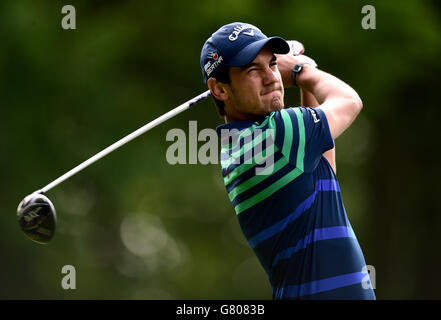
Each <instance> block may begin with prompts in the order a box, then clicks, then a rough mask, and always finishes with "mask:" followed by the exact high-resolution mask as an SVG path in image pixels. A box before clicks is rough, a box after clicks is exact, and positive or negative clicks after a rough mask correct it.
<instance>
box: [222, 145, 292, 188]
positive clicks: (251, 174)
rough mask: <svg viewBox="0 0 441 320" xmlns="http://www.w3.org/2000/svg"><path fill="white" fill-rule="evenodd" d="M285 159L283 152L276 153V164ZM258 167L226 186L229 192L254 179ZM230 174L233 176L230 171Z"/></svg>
mask: <svg viewBox="0 0 441 320" xmlns="http://www.w3.org/2000/svg"><path fill="white" fill-rule="evenodd" d="M282 157H283V155H282V153H281V152H276V153H275V154H274V163H276V162H277V161H279V160H280V159H281V158H282ZM255 168H256V166H253V167H251V168H250V169H248V170H247V171H245V172H243V173H242V174H241V175H240V176H238V177H237V178H236V179H235V180H234V181H233V182H231V183H230V184H229V185H227V186H226V189H227V192H228V193H230V191H231V190H233V189H234V188H235V187H236V186H238V185H239V184H242V183H244V182H246V181H247V180H249V179H251V178H253V177H254V176H255V175H256V170H255ZM228 172H229V173H230V174H231V171H229V170H228Z"/></svg>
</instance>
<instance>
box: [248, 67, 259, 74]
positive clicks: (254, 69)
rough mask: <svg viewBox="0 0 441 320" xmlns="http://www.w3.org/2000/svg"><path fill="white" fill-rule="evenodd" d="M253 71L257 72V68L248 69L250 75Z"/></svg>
mask: <svg viewBox="0 0 441 320" xmlns="http://www.w3.org/2000/svg"><path fill="white" fill-rule="evenodd" d="M252 71H257V68H251V69H248V73H251V72H252Z"/></svg>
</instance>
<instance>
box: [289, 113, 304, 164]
mask: <svg viewBox="0 0 441 320" xmlns="http://www.w3.org/2000/svg"><path fill="white" fill-rule="evenodd" d="M286 111H287V113H288V114H289V116H290V118H291V123H292V131H293V136H294V137H293V141H292V142H293V146H292V147H291V152H290V154H289V159H290V161H292V163H296V161H297V151H298V144H299V138H298V135H299V123H298V120H297V115H296V113H295V112H294V109H292V108H289V109H286ZM294 133H295V134H294ZM305 138H306V137H305Z"/></svg>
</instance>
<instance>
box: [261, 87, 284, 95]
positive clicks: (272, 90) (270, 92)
mask: <svg viewBox="0 0 441 320" xmlns="http://www.w3.org/2000/svg"><path fill="white" fill-rule="evenodd" d="M275 92H280V89H277V88H276V89H271V90H268V91H264V92H263V93H262V94H261V95H262V96H266V95H269V94H272V93H275Z"/></svg>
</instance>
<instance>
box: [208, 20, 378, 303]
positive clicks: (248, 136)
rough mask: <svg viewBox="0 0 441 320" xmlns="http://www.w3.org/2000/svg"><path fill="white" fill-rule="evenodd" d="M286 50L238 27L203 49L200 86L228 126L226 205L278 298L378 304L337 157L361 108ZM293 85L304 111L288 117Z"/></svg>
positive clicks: (224, 128) (336, 83) (346, 89)
mask: <svg viewBox="0 0 441 320" xmlns="http://www.w3.org/2000/svg"><path fill="white" fill-rule="evenodd" d="M289 50H290V48H289V45H288V43H287V42H286V41H285V40H283V39H282V38H279V37H272V38H268V37H266V36H265V35H264V34H263V33H262V32H261V31H260V30H259V29H258V28H256V27H255V26H253V25H250V24H245V23H239V22H237V23H231V24H228V25H225V26H223V27H221V28H220V29H219V30H217V31H216V32H215V33H214V34H213V35H212V36H211V37H210V38H209V39H208V40H207V41H206V42H205V44H204V46H203V48H202V52H201V68H202V73H203V77H204V81H205V83H206V84H207V86H208V88H209V89H210V91H211V94H212V96H213V98H214V100H215V103H216V105H217V107H218V111H219V114H220V115H222V116H223V117H224V119H225V122H226V124H224V125H221V126H219V127H218V128H217V131H218V133H219V134H220V135H221V141H222V143H221V144H222V152H221V159H222V160H221V164H222V174H223V177H224V182H225V186H226V189H227V193H228V196H229V198H230V200H231V202H232V204H233V206H234V209H235V211H236V214H237V217H238V220H239V223H240V226H241V228H242V231H243V233H244V235H245V236H246V238H247V240H248V243H249V244H250V246H251V248H252V249H253V250H254V252H255V253H256V255H257V257H258V258H259V261H260V263H261V264H262V266H263V267H264V269H265V270H266V272H267V274H268V277H269V280H270V282H271V285H272V289H273V298H274V299H375V295H374V292H373V290H372V289H371V286H370V283H369V280H368V279H369V277H368V275H367V273H366V271H364V270H366V269H365V267H366V263H365V260H364V257H363V253H362V251H361V248H360V246H359V244H358V241H357V239H356V237H355V234H354V232H353V230H352V228H351V225H350V223H349V220H348V218H347V215H346V212H345V208H344V206H343V202H342V198H341V195H340V188H339V185H338V182H337V178H336V176H335V170H336V167H335V153H334V149H333V148H334V139H336V138H337V137H338V136H339V135H340V134H341V133H343V131H344V130H346V128H348V127H349V125H350V124H351V123H352V122H353V121H354V119H355V117H356V116H357V114H358V113H359V112H360V110H361V109H362V102H361V100H360V98H359V96H358V94H357V93H356V92H355V91H354V90H353V89H352V88H351V87H350V86H348V85H347V84H345V83H344V82H342V81H340V80H339V79H337V78H336V77H334V76H332V75H330V74H328V73H325V72H323V71H320V70H318V69H317V68H315V67H314V66H312V65H310V64H307V63H301V62H302V61H305V59H303V58H302V57H301V56H297V57H296V56H294V55H288V54H287V53H288V52H289ZM294 85H295V86H298V87H299V88H301V90H302V95H301V96H302V99H303V101H302V103H303V104H304V105H309V107H298V108H284V107H285V106H284V88H288V87H292V86H294ZM311 107H316V108H311ZM225 133H227V135H225ZM257 147H259V148H257ZM256 150H257V151H256ZM260 150H261V151H260ZM225 155H227V157H225ZM250 155H251V156H250ZM258 156H259V157H260V159H261V161H249V160H250V157H252V160H255V159H257V158H258ZM264 162H266V164H265V168H264V169H263V170H260V171H259V170H258V169H262V164H263V163H264ZM268 163H269V165H268Z"/></svg>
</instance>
